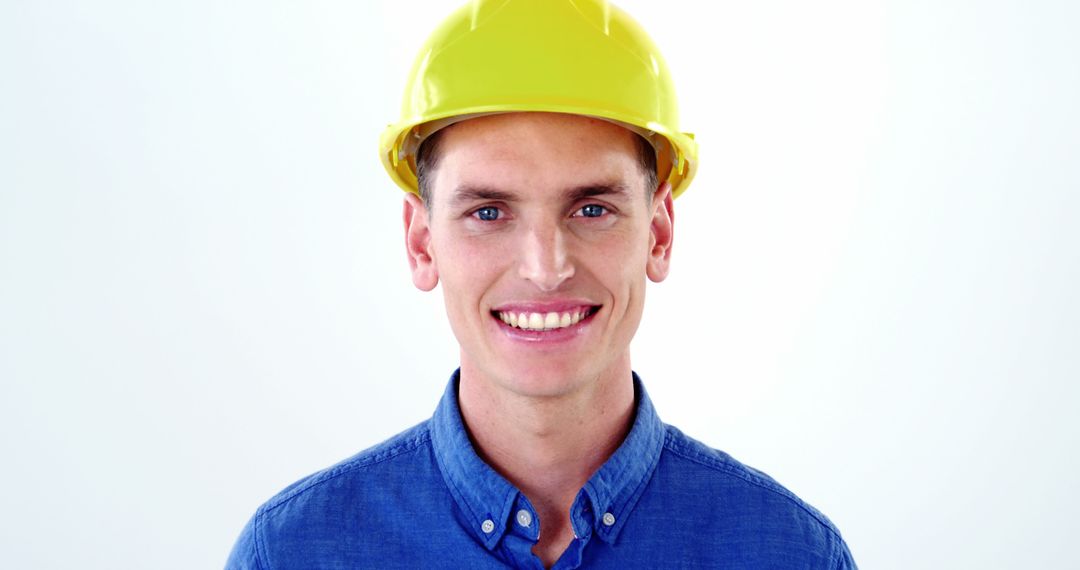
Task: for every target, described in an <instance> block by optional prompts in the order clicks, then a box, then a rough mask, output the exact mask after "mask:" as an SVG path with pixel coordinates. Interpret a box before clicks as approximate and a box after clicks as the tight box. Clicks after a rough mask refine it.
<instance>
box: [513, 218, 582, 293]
mask: <svg viewBox="0 0 1080 570" xmlns="http://www.w3.org/2000/svg"><path fill="white" fill-rule="evenodd" d="M566 240H567V238H566V236H565V235H564V232H563V230H562V229H561V228H559V227H558V225H556V224H537V225H534V226H532V227H530V228H529V229H528V231H527V232H526V235H525V237H524V243H523V244H522V251H521V261H520V264H519V266H518V274H519V275H520V276H521V277H522V278H524V279H527V280H529V281H531V282H532V283H533V284H534V285H536V287H537V288H539V289H540V290H541V291H544V292H549V291H555V290H556V289H558V288H559V286H560V285H562V284H563V282H565V281H566V280H567V279H570V278H571V277H573V276H574V264H573V262H572V261H571V259H570V255H569V253H568V251H567V247H566V246H567V244H566Z"/></svg>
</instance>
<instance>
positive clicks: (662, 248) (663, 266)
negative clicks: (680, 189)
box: [645, 182, 675, 283]
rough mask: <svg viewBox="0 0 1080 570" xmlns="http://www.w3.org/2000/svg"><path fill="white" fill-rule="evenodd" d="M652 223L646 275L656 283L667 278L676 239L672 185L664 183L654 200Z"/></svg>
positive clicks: (658, 189)
mask: <svg viewBox="0 0 1080 570" xmlns="http://www.w3.org/2000/svg"><path fill="white" fill-rule="evenodd" d="M652 211H653V215H652V221H651V222H650V225H649V232H650V236H649V261H648V263H647V264H646V266H645V274H646V275H648V277H649V279H650V280H651V281H653V282H654V283H659V282H661V281H663V280H664V279H666V278H667V276H668V270H669V269H670V267H671V245H672V243H673V241H674V239H675V210H674V206H673V204H672V198H671V183H670V182H664V183H663V184H661V185H660V187H659V188H657V189H656V193H655V194H653V199H652Z"/></svg>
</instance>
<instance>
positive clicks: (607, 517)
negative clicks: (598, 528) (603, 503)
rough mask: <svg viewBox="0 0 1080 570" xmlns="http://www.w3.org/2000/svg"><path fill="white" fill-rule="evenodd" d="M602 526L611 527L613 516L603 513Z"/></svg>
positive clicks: (613, 520) (613, 521) (613, 522)
mask: <svg viewBox="0 0 1080 570" xmlns="http://www.w3.org/2000/svg"><path fill="white" fill-rule="evenodd" d="M603 521H604V526H611V525H613V524H615V515H613V514H611V513H604V516H603Z"/></svg>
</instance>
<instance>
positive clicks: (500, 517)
mask: <svg viewBox="0 0 1080 570" xmlns="http://www.w3.org/2000/svg"><path fill="white" fill-rule="evenodd" d="M457 385H458V373H457V372H455V373H454V375H453V376H452V377H451V379H450V382H449V385H448V386H447V388H446V393H445V394H444V395H443V397H442V400H441V401H440V403H439V405H438V407H437V409H436V410H435V414H434V416H433V417H432V418H431V419H430V420H428V421H426V422H424V423H422V424H420V425H417V426H415V427H413V428H411V429H409V430H407V431H405V432H403V433H401V434H399V435H397V436H395V437H393V438H391V439H389V440H387V441H386V442H383V443H382V444H379V445H377V446H375V447H373V448H371V449H368V450H366V451H363V452H361V453H359V454H357V455H355V456H354V457H352V458H349V459H347V460H345V461H343V462H341V463H339V464H337V465H334V466H332V467H330V468H328V469H325V470H323V471H320V472H318V473H315V474H314V475H311V476H309V477H307V478H305V479H302V480H300V481H298V482H296V483H294V484H292V485H290V486H289V487H287V488H285V489H284V490H283V491H281V492H280V493H278V494H277V496H275V497H274V498H272V499H270V500H269V501H268V502H266V503H265V504H264V505H262V506H261V507H259V509H258V510H257V511H256V513H255V515H254V516H253V517H252V518H251V520H250V521H248V523H247V525H246V526H245V527H244V529H243V531H242V532H241V534H240V538H239V539H238V540H237V542H236V545H235V546H234V548H233V551H232V554H231V555H230V557H229V560H228V562H227V564H226V567H227V568H228V569H230V570H239V569H263V570H269V569H283V568H290V569H292V568H508V567H509V568H535V569H540V568H543V565H542V564H541V563H540V559H539V558H537V557H535V556H534V555H533V554H532V552H531V549H532V547H533V545H534V544H535V543H536V541H537V538H538V537H539V535H540V532H541V525H542V523H543V521H540V520H538V517H537V515H536V511H535V510H533V507H532V505H530V504H529V500H528V499H527V498H526V497H525V495H523V494H522V493H521V492H520V491H518V490H517V489H516V488H514V486H513V485H511V484H510V483H509V482H508V481H507V480H506V479H504V478H503V477H502V476H501V475H499V474H498V473H496V472H495V470H494V469H492V468H491V467H490V466H488V465H487V464H485V463H484V462H483V461H482V460H481V459H480V457H479V456H478V455H477V454H476V451H475V450H474V449H473V446H472V443H471V442H470V440H469V436H468V433H467V432H466V431H465V426H464V424H463V422H462V419H461V412H460V409H459V408H458V400H457ZM634 386H635V390H636V394H637V410H636V415H635V418H634V423H633V426H632V428H631V430H630V433H629V434H628V435H627V437H626V439H625V440H624V441H623V443H622V444H621V445H620V447H619V448H618V449H617V450H616V451H615V453H614V455H612V456H611V458H610V459H608V461H607V462H606V463H604V465H603V466H602V467H601V468H600V470H599V471H597V472H596V473H595V474H594V475H593V477H592V478H591V479H590V480H589V481H588V483H586V484H585V487H584V488H582V489H581V491H580V492H579V493H578V495H577V498H576V500H575V501H574V504H573V506H572V507H571V513H570V514H571V521H572V524H573V527H574V532H575V534H576V536H577V538H575V539H574V541H573V542H572V543H571V544H570V546H569V547H568V548H567V549H566V551H565V552H564V553H563V554H562V557H561V558H559V560H558V561H557V562H556V564H555V566H554V568H557V569H564V568H565V569H569V568H622V569H625V568H746V569H763V568H778V569H779V568H783V569H798V568H823V569H830V570H832V569H844V568H855V567H856V566H855V563H854V562H853V560H852V558H851V553H850V552H849V551H848V548H847V545H846V544H845V543H844V541H843V539H841V537H840V533H839V531H837V529H836V527H835V526H833V524H832V523H831V522H830V521H829V519H827V518H826V517H825V516H824V515H822V514H821V513H819V512H818V511H817V510H815V509H814V508H813V507H811V506H809V505H807V504H806V503H804V502H803V501H802V500H800V499H799V498H798V497H796V496H795V495H794V494H793V493H791V492H790V491H788V490H787V489H785V488H784V487H782V486H780V485H779V484H778V483H777V482H776V481H774V480H773V479H771V478H770V477H769V476H767V475H765V474H763V473H761V472H759V471H756V470H754V469H752V468H750V467H747V466H745V465H743V464H741V463H739V462H738V461H736V460H735V459H733V458H732V457H731V456H729V455H727V454H726V453H724V452H722V451H717V450H714V449H711V448H709V447H706V446H705V445H703V444H701V443H699V442H697V441H695V440H693V439H691V438H689V437H687V436H686V435H684V434H683V433H682V432H680V431H679V430H678V429H676V428H674V427H671V426H668V425H665V424H663V423H662V422H661V421H660V418H659V417H658V416H657V414H656V411H655V410H654V409H653V405H652V402H650V400H649V397H648V395H647V394H646V393H645V389H644V387H643V386H642V383H641V379H640V378H638V376H637V375H636V374H635V375H634Z"/></svg>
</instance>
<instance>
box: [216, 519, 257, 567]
mask: <svg viewBox="0 0 1080 570" xmlns="http://www.w3.org/2000/svg"><path fill="white" fill-rule="evenodd" d="M258 516H259V515H258V513H256V514H255V515H254V516H252V517H251V520H249V521H248V522H247V524H246V525H244V530H242V531H240V537H239V538H237V539H236V544H235V545H233V549H232V553H230V554H229V560H228V562H226V563H225V570H263V566H262V564H261V563H259V552H258V550H256V548H255V519H256V517H258Z"/></svg>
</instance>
